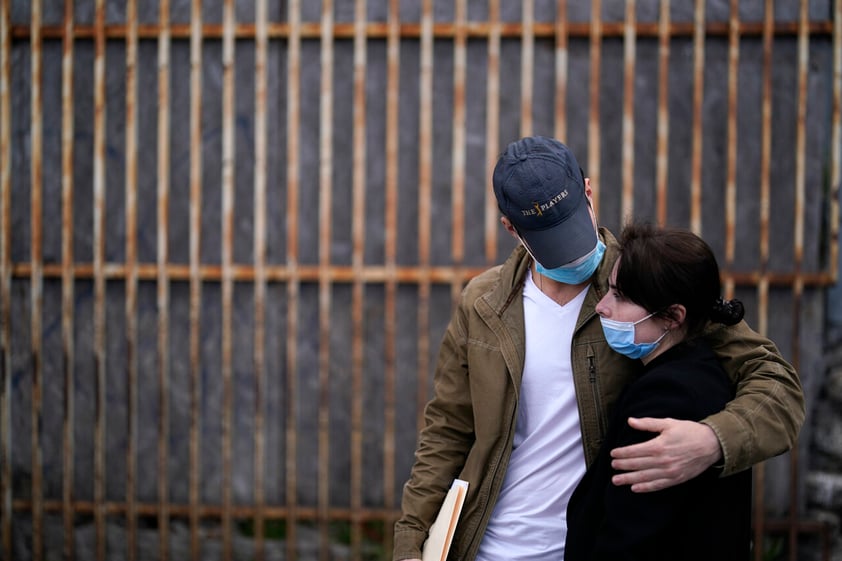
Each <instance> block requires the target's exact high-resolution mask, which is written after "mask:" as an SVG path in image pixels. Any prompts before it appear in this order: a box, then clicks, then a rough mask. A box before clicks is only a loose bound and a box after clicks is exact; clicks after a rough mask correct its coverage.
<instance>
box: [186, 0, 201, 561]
mask: <svg viewBox="0 0 842 561" xmlns="http://www.w3.org/2000/svg"><path fill="white" fill-rule="evenodd" d="M190 12H191V13H190V429H189V430H190V445H189V446H190V450H189V455H190V474H189V476H188V477H189V483H188V486H189V493H188V494H189V498H188V501H189V515H188V517H189V523H190V557H191V559H199V558H200V555H201V550H200V547H201V546H200V544H199V501H200V497H199V480H200V477H201V458H202V456H201V439H202V430H201V402H202V370H201V356H202V354H201V348H202V347H201V345H202V339H201V314H202V279H201V275H200V266H201V244H202V0H193V1H192V3H191V8H190Z"/></svg>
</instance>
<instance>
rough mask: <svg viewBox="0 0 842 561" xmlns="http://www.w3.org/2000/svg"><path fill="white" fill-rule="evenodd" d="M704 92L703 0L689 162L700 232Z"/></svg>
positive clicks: (696, 35) (696, 20) (693, 214)
mask: <svg viewBox="0 0 842 561" xmlns="http://www.w3.org/2000/svg"><path fill="white" fill-rule="evenodd" d="M704 91H705V0H696V8H695V10H694V15H693V137H692V138H693V140H692V151H693V153H692V156H691V161H690V173H691V175H690V229H691V230H692V231H693V232H695V233H696V234H699V235H701V233H702V149H703V144H702V108H703V107H702V103H703V98H704Z"/></svg>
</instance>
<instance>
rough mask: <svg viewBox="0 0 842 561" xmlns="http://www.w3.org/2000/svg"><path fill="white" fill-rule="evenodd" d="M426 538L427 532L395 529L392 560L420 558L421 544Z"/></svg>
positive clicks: (400, 560)
mask: <svg viewBox="0 0 842 561" xmlns="http://www.w3.org/2000/svg"><path fill="white" fill-rule="evenodd" d="M426 539H427V532H419V531H418V530H412V529H401V530H395V549H394V551H393V552H392V561H402V560H403V559H421V546H422V545H423V544H424V540H426Z"/></svg>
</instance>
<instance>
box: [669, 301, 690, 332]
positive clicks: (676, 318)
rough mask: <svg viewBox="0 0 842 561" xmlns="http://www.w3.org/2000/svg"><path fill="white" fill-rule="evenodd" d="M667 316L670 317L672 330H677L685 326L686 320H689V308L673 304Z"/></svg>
mask: <svg viewBox="0 0 842 561" xmlns="http://www.w3.org/2000/svg"><path fill="white" fill-rule="evenodd" d="M667 315H668V316H669V320H668V321H669V325H668V327H669V328H670V329H676V328H678V327H681V326H682V325H684V320H685V318H687V308H685V307H684V305H682V304H673V305H672V306H670V307H669V308H667Z"/></svg>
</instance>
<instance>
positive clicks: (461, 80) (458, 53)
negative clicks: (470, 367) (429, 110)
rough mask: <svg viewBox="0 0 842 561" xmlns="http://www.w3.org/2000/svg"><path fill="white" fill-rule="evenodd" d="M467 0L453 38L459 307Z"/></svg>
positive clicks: (455, 288) (461, 3)
mask: <svg viewBox="0 0 842 561" xmlns="http://www.w3.org/2000/svg"><path fill="white" fill-rule="evenodd" d="M467 12H468V6H467V2H466V1H465V0H456V6H455V21H454V25H455V34H454V37H453V147H452V150H453V168H452V170H451V176H452V179H451V184H452V187H451V191H450V193H451V201H450V204H451V210H452V221H453V226H452V234H451V235H452V238H451V256H452V259H453V266H454V267H455V269H454V275H453V279H452V282H451V284H450V289H451V294H450V296H451V300H452V302H453V304H454V305H455V304H456V302H457V301H458V299H459V294H460V293H461V292H462V275H461V274H460V273H461V271H460V268H461V267H462V266H463V265H464V264H465V150H466V147H465V79H466V78H465V76H466V73H467V60H468V54H467V43H468V34H467V27H466V24H467V18H468V14H467Z"/></svg>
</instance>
